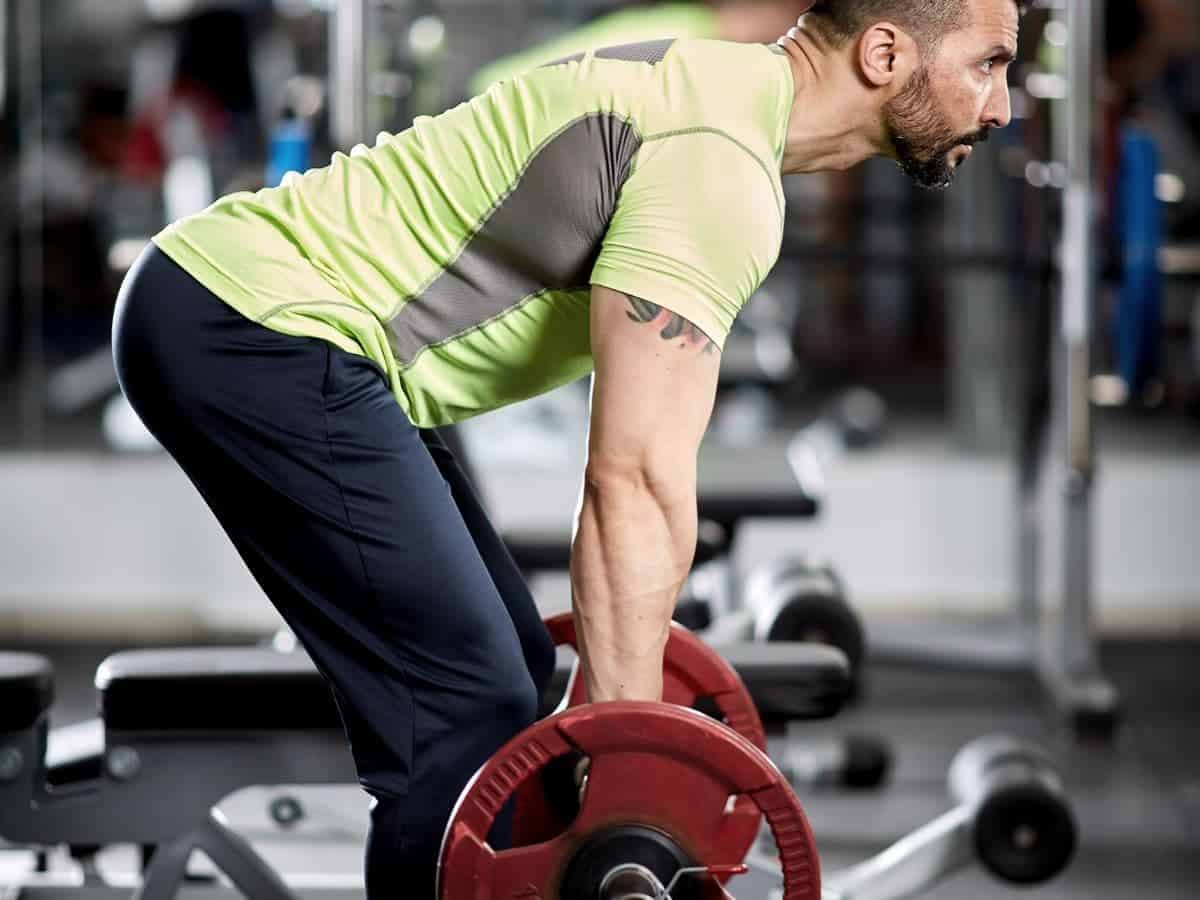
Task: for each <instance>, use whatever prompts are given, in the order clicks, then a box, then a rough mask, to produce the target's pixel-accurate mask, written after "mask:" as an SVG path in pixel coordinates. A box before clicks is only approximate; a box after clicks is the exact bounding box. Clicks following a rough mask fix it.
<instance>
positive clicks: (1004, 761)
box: [949, 736, 1076, 884]
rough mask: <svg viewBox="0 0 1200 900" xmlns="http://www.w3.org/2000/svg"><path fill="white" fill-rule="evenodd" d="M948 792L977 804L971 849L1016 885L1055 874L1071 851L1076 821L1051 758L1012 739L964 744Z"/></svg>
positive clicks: (973, 804)
mask: <svg viewBox="0 0 1200 900" xmlns="http://www.w3.org/2000/svg"><path fill="white" fill-rule="evenodd" d="M949 783H950V792H951V794H952V795H953V796H954V797H955V798H956V799H957V800H958V802H960V803H966V804H970V805H971V806H973V807H974V808H975V828H974V841H975V851H976V853H977V854H978V856H979V859H980V862H982V863H983V865H984V866H985V867H987V869H989V870H990V871H991V872H992V873H993V874H994V875H996V876H997V877H999V878H1002V879H1004V880H1005V881H1010V882H1013V883H1017V884H1036V883H1039V882H1042V881H1046V880H1047V879H1050V878H1053V877H1054V876H1055V875H1057V874H1058V873H1059V872H1061V871H1062V870H1063V869H1064V868H1065V867H1066V865H1067V863H1068V862H1070V860H1071V857H1072V856H1073V855H1074V852H1075V845H1076V829H1075V819H1074V816H1073V815H1072V813H1071V808H1070V805H1069V803H1068V802H1067V798H1066V794H1065V792H1064V791H1063V787H1062V782H1061V779H1060V778H1059V776H1058V773H1057V772H1056V771H1055V769H1054V767H1053V765H1052V763H1051V762H1050V760H1049V758H1048V757H1047V756H1046V755H1045V754H1044V753H1042V752H1041V751H1040V750H1038V749H1037V748H1035V747H1032V746H1030V745H1028V744H1024V743H1022V742H1020V741H1017V740H1016V739H1014V738H1009V737H1003V736H997V737H986V738H981V739H979V740H976V741H973V742H972V743H970V744H968V745H967V746H966V747H964V748H963V749H962V750H960V751H959V753H958V755H957V756H956V757H955V758H954V761H953V762H952V763H951V766H950V772H949Z"/></svg>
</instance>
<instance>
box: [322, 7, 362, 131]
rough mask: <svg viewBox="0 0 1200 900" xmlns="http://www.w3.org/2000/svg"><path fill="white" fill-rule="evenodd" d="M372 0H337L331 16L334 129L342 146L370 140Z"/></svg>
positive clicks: (331, 116) (331, 96)
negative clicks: (369, 25)
mask: <svg viewBox="0 0 1200 900" xmlns="http://www.w3.org/2000/svg"><path fill="white" fill-rule="evenodd" d="M368 5H369V0H336V2H335V3H334V5H333V10H332V12H331V13H330V16H329V50H330V53H329V104H330V109H329V115H330V132H331V136H332V138H333V142H334V145H335V146H336V147H337V148H338V149H339V150H349V149H350V148H351V147H353V146H354V145H355V144H358V143H361V142H363V141H365V140H367V139H368V138H367V13H368Z"/></svg>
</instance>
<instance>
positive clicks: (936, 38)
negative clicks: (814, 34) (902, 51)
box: [805, 0, 1025, 53]
mask: <svg viewBox="0 0 1200 900" xmlns="http://www.w3.org/2000/svg"><path fill="white" fill-rule="evenodd" d="M1014 2H1015V3H1016V5H1017V9H1018V10H1021V11H1023V10H1024V6H1025V4H1024V2H1023V0H1014ZM970 16H971V10H970V4H969V0H816V3H814V4H813V5H812V7H811V8H810V9H809V10H808V13H807V14H806V18H805V23H806V24H810V25H812V26H814V27H815V28H817V29H818V31H819V32H820V33H821V35H822V36H823V37H824V38H825V39H826V40H828V41H829V42H830V43H831V44H833V45H834V46H835V47H843V46H845V45H846V44H847V43H848V42H849V41H852V40H853V39H854V38H856V37H858V36H859V35H860V34H862V33H863V31H864V30H866V28H867V27H868V26H869V25H872V24H874V23H875V22H883V21H889V22H895V23H896V24H897V25H899V26H900V27H901V28H903V29H904V30H905V31H907V32H908V33H909V34H910V35H912V37H913V39H914V40H915V41H916V42H917V45H918V46H919V47H920V48H921V51H922V52H923V53H928V52H932V51H933V50H936V49H937V47H938V45H939V44H940V43H941V42H942V38H943V37H945V36H946V35H947V34H949V33H950V32H952V31H957V30H958V29H959V28H965V27H966V26H967V25H970V24H971V21H970Z"/></svg>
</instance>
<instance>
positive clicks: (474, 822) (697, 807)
mask: <svg viewBox="0 0 1200 900" xmlns="http://www.w3.org/2000/svg"><path fill="white" fill-rule="evenodd" d="M573 751H574V752H579V753H582V754H584V755H585V756H588V757H590V758H591V761H592V762H591V768H590V770H589V773H588V784H587V789H586V792H585V794H584V798H583V804H582V806H581V807H580V810H579V814H578V815H577V816H576V817H575V819H574V821H572V822H571V824H570V825H569V826H568V827H567V829H566V830H565V831H563V832H562V833H560V834H558V835H556V836H555V837H553V838H551V839H549V840H547V841H543V842H540V843H537V844H533V845H529V846H516V847H514V848H513V849H510V850H500V851H496V850H494V849H493V848H492V847H491V846H489V845H488V843H487V835H488V834H489V833H490V830H491V827H492V824H493V822H494V821H495V819H496V816H497V814H498V813H499V811H500V810H501V809H502V808H503V806H504V804H505V803H506V802H507V801H508V799H509V798H510V797H511V796H513V794H514V793H516V792H517V790H518V789H519V788H520V787H521V786H522V785H523V784H527V783H529V782H530V780H531V779H534V778H535V777H536V776H537V774H538V772H539V771H540V769H541V768H542V767H543V766H545V765H546V764H547V762H549V761H550V760H552V759H554V758H556V757H559V756H562V755H564V754H566V753H570V752H573ZM732 795H736V796H744V797H746V798H748V799H749V801H750V802H751V803H752V804H753V806H754V812H755V814H756V815H757V816H761V817H764V818H765V819H766V822H767V825H768V827H769V828H770V830H771V833H772V835H773V836H774V838H775V843H776V845H777V847H778V852H779V861H780V865H781V868H782V872H783V896H782V900H820V896H821V886H820V881H821V879H820V867H819V863H818V859H817V850H816V845H815V842H814V840H813V835H812V830H811V829H810V827H809V824H808V820H807V819H806V818H805V816H804V811H803V809H801V807H800V802H799V800H797V799H796V795H795V794H794V793H793V792H792V790H791V787H790V786H789V785H788V783H787V781H786V780H785V779H784V778H783V776H782V775H781V774H780V773H779V770H778V769H777V768H776V767H775V765H774V764H773V763H772V762H771V760H770V759H769V758H768V757H767V755H766V754H765V753H764V752H763V751H762V750H760V749H759V748H758V747H755V746H754V745H753V744H752V743H750V742H749V741H748V740H746V739H745V738H743V737H742V736H741V735H739V734H736V733H735V732H733V731H732V730H731V729H729V728H727V727H725V726H724V725H721V724H720V723H718V722H715V721H713V720H712V719H710V718H709V717H707V716H705V715H703V714H702V713H698V712H696V711H695V710H691V709H686V708H683V707H679V706H674V705H671V704H667V703H649V702H639V701H613V702H607V703H592V704H588V705H585V706H578V707H572V708H568V709H566V710H564V711H563V712H559V713H556V714H555V715H553V716H549V717H547V718H545V719H542V720H541V721H540V722H537V723H535V724H534V725H532V726H530V727H529V728H527V729H526V730H525V731H523V732H521V734H519V735H517V736H516V737H515V738H513V739H512V740H511V741H509V742H508V743H507V744H506V745H505V746H504V747H503V748H501V750H500V751H499V752H498V753H496V754H495V755H494V756H493V757H492V758H491V759H490V760H488V762H487V763H485V764H484V766H483V767H482V768H481V769H480V770H479V771H478V772H477V773H476V774H475V777H474V778H473V779H472V780H471V782H470V783H469V784H468V785H467V787H466V789H465V790H464V791H463V794H462V796H461V797H460V798H459V802H458V805H457V807H456V808H455V811H454V814H453V815H452V816H451V819H450V822H449V824H448V825H447V827H446V832H445V835H444V837H443V841H442V851H441V857H440V861H439V865H438V896H439V898H440V900H516V898H521V900H575V898H568V897H567V896H566V895H564V894H562V893H561V889H562V887H563V883H564V878H565V877H566V873H567V872H568V870H569V868H570V866H571V863H572V860H573V859H574V858H575V856H576V854H577V853H579V852H581V851H582V850H583V848H584V847H586V846H588V845H589V843H590V842H591V841H592V840H593V839H595V838H596V836H597V835H600V834H603V833H604V832H605V831H606V830H609V829H618V828H629V827H640V828H645V829H651V830H653V831H655V832H658V833H661V834H662V835H665V836H667V837H668V838H669V839H670V841H671V842H672V843H673V845H674V846H677V847H678V848H679V849H680V851H681V852H682V854H684V855H685V857H686V858H687V859H689V860H695V861H697V863H698V864H699V865H706V866H707V865H733V864H737V863H740V862H741V861H742V859H743V858H744V856H745V849H744V848H742V847H741V841H742V828H743V827H744V823H743V822H742V821H741V820H740V818H739V817H738V816H737V815H736V811H735V812H733V813H730V812H727V811H726V806H727V802H728V799H729V797H730V796H732ZM631 861H632V860H631ZM702 890H703V891H704V894H703V895H702V896H705V897H720V896H723V895H724V894H723V892H721V891H720V890H719V888H718V886H717V884H716V882H715V881H711V882H709V883H708V886H707V887H705V888H702Z"/></svg>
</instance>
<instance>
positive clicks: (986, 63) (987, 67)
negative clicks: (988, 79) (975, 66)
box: [983, 57, 996, 75]
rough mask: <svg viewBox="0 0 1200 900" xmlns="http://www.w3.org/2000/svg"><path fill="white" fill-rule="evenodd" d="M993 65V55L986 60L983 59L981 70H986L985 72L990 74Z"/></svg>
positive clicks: (994, 61)
mask: <svg viewBox="0 0 1200 900" xmlns="http://www.w3.org/2000/svg"><path fill="white" fill-rule="evenodd" d="M994 65H996V59H995V57H992V58H991V59H986V60H984V61H983V71H985V72H987V74H989V75H991V74H992V67H993V66H994Z"/></svg>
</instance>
